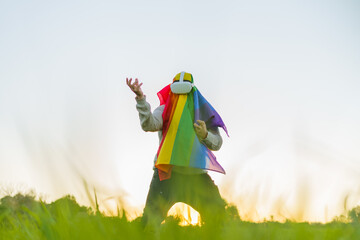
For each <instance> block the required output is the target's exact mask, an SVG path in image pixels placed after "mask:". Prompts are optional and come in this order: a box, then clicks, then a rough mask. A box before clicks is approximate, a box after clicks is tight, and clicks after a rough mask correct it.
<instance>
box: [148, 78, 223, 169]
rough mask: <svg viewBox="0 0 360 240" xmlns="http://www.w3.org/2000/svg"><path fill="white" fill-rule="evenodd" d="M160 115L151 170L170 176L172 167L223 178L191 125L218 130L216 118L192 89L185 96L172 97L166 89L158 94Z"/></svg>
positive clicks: (203, 100) (199, 94) (213, 111)
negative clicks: (201, 123) (160, 129)
mask: <svg viewBox="0 0 360 240" xmlns="http://www.w3.org/2000/svg"><path fill="white" fill-rule="evenodd" d="M158 96H159V99H160V105H163V104H165V108H164V112H163V116H162V117H163V132H162V141H161V143H160V146H159V149H158V152H157V160H156V162H155V167H156V168H158V169H159V170H160V171H161V172H163V173H171V168H172V166H182V167H192V168H200V169H206V170H211V171H216V172H220V173H223V174H225V170H224V169H223V168H222V167H221V165H220V164H219V163H218V162H217V161H216V157H215V155H214V154H213V153H212V151H211V150H209V149H208V148H207V147H206V146H205V145H204V144H202V143H201V142H200V140H199V139H198V137H197V135H196V133H195V130H194V126H193V124H194V122H196V121H197V120H203V121H205V123H206V126H207V128H208V129H209V128H214V127H221V128H223V129H224V131H225V132H226V134H228V133H227V129H226V126H225V124H224V122H223V121H222V119H221V117H220V115H219V114H218V113H217V112H216V111H215V109H214V108H213V107H212V106H211V105H210V104H209V103H208V102H207V101H206V99H205V98H204V97H203V96H202V95H201V93H200V92H199V90H198V89H197V88H196V87H193V89H192V91H191V92H190V93H188V94H173V93H172V92H171V90H170V85H168V86H166V87H165V88H164V89H162V90H161V91H160V92H159V93H158Z"/></svg>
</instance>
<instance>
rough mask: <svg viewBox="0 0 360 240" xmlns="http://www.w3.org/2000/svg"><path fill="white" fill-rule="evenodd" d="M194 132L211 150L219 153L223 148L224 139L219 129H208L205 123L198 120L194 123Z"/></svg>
mask: <svg viewBox="0 0 360 240" xmlns="http://www.w3.org/2000/svg"><path fill="white" fill-rule="evenodd" d="M194 130H195V132H196V134H197V136H198V138H199V139H200V141H201V142H202V143H204V144H205V145H206V146H207V147H208V148H209V149H210V150H213V151H217V150H219V149H220V148H221V145H222V137H221V135H220V132H219V129H218V128H214V129H207V128H206V124H205V122H204V121H202V120H197V122H196V123H194Z"/></svg>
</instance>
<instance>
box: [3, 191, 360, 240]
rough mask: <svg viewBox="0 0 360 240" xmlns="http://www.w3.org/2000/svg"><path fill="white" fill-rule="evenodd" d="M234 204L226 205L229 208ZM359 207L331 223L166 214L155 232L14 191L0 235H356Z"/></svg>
mask: <svg viewBox="0 0 360 240" xmlns="http://www.w3.org/2000/svg"><path fill="white" fill-rule="evenodd" d="M233 210H234V209H231V212H233ZM359 220H360V207H357V208H354V209H353V210H351V211H349V214H348V215H347V216H341V217H339V218H337V219H335V220H334V221H333V222H331V223H327V224H319V223H313V224H311V223H295V222H290V221H288V222H285V223H279V222H264V223H252V222H244V221H241V220H240V219H238V218H236V217H230V218H229V219H228V220H226V222H224V224H223V226H219V227H218V228H209V227H207V226H206V225H205V226H202V227H201V226H179V225H178V223H179V221H180V219H178V218H174V217H169V218H167V219H166V221H165V223H164V224H162V225H161V227H160V231H159V232H158V234H155V233H154V232H152V231H146V230H145V231H144V230H143V228H142V227H141V224H140V222H141V218H137V219H135V220H133V221H129V220H128V219H127V218H126V215H125V214H124V213H122V212H119V214H118V216H116V217H108V216H104V215H103V214H101V213H100V212H94V211H93V210H92V209H90V208H87V207H83V206H79V205H78V204H77V203H76V201H75V198H73V197H71V196H66V197H63V198H61V199H58V200H56V201H55V202H52V203H50V204H47V203H44V202H42V201H37V200H35V197H34V196H31V195H21V194H17V195H15V196H6V197H4V198H2V199H1V200H0V239H1V240H2V239H6V240H7V239H186V240H189V239H227V240H228V239H299V240H300V239H301V240H303V239H360V222H359Z"/></svg>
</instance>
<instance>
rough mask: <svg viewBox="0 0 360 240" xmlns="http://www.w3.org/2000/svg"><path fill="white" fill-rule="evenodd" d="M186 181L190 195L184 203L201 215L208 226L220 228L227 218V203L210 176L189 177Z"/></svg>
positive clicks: (187, 195) (186, 196)
mask: <svg viewBox="0 0 360 240" xmlns="http://www.w3.org/2000/svg"><path fill="white" fill-rule="evenodd" d="M187 179H188V181H186V184H187V186H186V188H187V192H188V194H186V195H185V199H184V202H185V203H187V204H189V205H190V206H192V207H193V208H194V209H195V210H197V211H198V212H199V213H200V216H201V219H202V222H203V223H205V224H206V225H212V226H220V225H221V222H222V221H223V220H224V216H225V206H226V202H225V200H224V199H223V198H222V197H221V195H220V192H219V189H218V187H217V186H216V185H215V183H214V181H213V180H212V179H211V177H210V176H209V175H208V174H199V175H189V176H188V177H187Z"/></svg>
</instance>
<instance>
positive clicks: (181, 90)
mask: <svg viewBox="0 0 360 240" xmlns="http://www.w3.org/2000/svg"><path fill="white" fill-rule="evenodd" d="M193 87H194V79H193V76H192V75H191V73H186V72H181V73H178V74H176V76H175V77H174V80H173V83H172V84H171V85H170V88H171V92H173V93H175V94H188V93H189V92H191V90H192V88H193Z"/></svg>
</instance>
